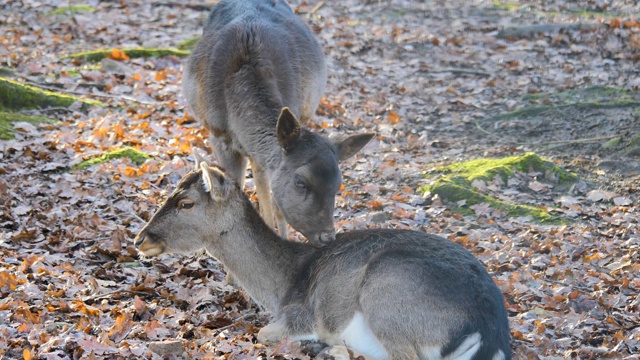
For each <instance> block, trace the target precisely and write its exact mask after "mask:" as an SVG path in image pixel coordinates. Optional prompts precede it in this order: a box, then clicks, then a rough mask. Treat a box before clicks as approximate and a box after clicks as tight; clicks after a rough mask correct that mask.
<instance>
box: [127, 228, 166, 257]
mask: <svg viewBox="0 0 640 360" xmlns="http://www.w3.org/2000/svg"><path fill="white" fill-rule="evenodd" d="M133 241H134V242H135V245H136V249H138V251H139V252H140V254H142V255H144V256H156V255H160V254H162V253H163V252H164V248H165V247H166V245H165V243H164V242H161V241H154V240H153V239H152V238H151V237H150V236H148V235H146V234H145V233H144V232H140V233H139V234H138V236H136V238H135V239H134V240H133Z"/></svg>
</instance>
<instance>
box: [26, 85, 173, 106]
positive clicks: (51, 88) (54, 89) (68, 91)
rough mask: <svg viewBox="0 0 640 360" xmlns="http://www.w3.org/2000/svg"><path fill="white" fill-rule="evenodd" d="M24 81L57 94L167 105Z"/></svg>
mask: <svg viewBox="0 0 640 360" xmlns="http://www.w3.org/2000/svg"><path fill="white" fill-rule="evenodd" d="M22 80H23V81H24V82H25V83H26V84H28V85H31V86H35V87H37V88H40V89H45V90H49V91H55V92H57V93H61V94H73V95H83V96H86V95H91V96H95V97H103V98H109V99H120V100H127V101H131V102H137V103H139V104H143V105H153V106H157V105H163V104H165V102H159V101H155V102H149V101H144V100H138V99H135V98H132V97H129V96H125V95H111V94H95V93H83V92H79V91H74V90H68V89H65V90H64V91H60V89H59V88H57V87H55V86H48V85H43V84H40V83H37V82H34V81H31V80H29V79H26V78H22Z"/></svg>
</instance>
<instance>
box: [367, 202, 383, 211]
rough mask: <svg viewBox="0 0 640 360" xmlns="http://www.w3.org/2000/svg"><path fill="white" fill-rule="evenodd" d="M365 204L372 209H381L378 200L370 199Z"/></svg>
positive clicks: (380, 203)
mask: <svg viewBox="0 0 640 360" xmlns="http://www.w3.org/2000/svg"><path fill="white" fill-rule="evenodd" d="M367 206H368V207H370V208H371V209H374V210H380V209H382V202H381V201H380V200H370V201H369V202H368V203H367Z"/></svg>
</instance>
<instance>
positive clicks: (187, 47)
mask: <svg viewBox="0 0 640 360" xmlns="http://www.w3.org/2000/svg"><path fill="white" fill-rule="evenodd" d="M201 38H202V36H196V37H194V38H192V39H187V40H185V41H183V42H181V43H180V44H178V49H180V50H184V51H192V50H193V48H195V47H196V44H197V43H198V41H200V39H201Z"/></svg>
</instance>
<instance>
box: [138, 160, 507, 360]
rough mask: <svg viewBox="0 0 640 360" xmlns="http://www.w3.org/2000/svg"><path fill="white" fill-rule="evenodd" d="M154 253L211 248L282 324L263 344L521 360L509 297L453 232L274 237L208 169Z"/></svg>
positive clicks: (154, 222)
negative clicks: (512, 343)
mask: <svg viewBox="0 0 640 360" xmlns="http://www.w3.org/2000/svg"><path fill="white" fill-rule="evenodd" d="M135 244H136V247H137V248H138V250H139V251H140V253H141V254H142V255H145V256H155V255H159V254H163V253H193V252H197V251H201V250H203V249H204V250H206V252H208V253H209V254H210V255H211V256H213V257H215V258H216V259H218V260H219V261H220V262H221V263H222V264H223V265H224V266H225V267H226V268H227V269H228V270H230V271H231V272H232V273H233V274H234V276H235V279H236V282H237V283H238V285H240V286H241V287H242V288H243V289H244V290H245V291H246V292H247V293H248V294H249V295H250V296H251V298H252V299H253V300H254V301H255V302H257V303H258V304H259V305H261V306H263V307H264V308H266V309H267V310H268V311H270V312H271V313H272V315H273V318H274V321H273V322H272V323H270V324H269V325H267V326H265V327H264V328H262V329H261V330H260V331H259V333H258V341H260V342H272V341H279V340H281V339H282V338H289V339H292V340H304V339H309V340H320V341H323V342H325V343H327V344H330V345H343V344H346V345H347V346H348V347H350V348H352V349H354V350H356V351H358V352H360V353H362V354H365V355H368V356H370V357H374V358H377V359H403V360H407V359H492V360H501V359H510V358H511V353H510V349H509V324H508V320H507V313H506V309H505V307H504V303H503V297H502V294H501V293H500V291H499V290H498V288H497V287H496V285H495V284H494V283H493V281H492V279H491V277H490V276H489V274H487V272H486V270H485V269H484V267H483V266H482V264H481V263H480V262H479V261H478V260H477V259H476V258H474V257H473V255H471V254H470V253H469V252H468V251H467V250H465V249H464V248H463V247H462V246H460V245H458V244H456V243H454V242H451V241H448V240H446V239H444V238H442V237H438V236H435V235H430V234H425V233H421V232H415V231H406V230H388V229H372V230H362V231H352V232H347V233H341V234H338V236H337V239H336V240H335V241H333V242H331V243H329V244H327V245H325V246H324V247H320V248H318V247H314V246H312V245H310V244H307V243H298V242H290V241H287V240H284V239H282V238H280V237H278V235H277V234H276V233H275V232H273V231H272V230H271V229H270V228H269V226H268V225H267V224H266V223H265V222H264V221H263V219H261V218H260V215H259V214H258V213H257V212H256V211H255V210H254V208H253V207H252V205H251V203H250V201H249V200H248V199H247V198H246V196H245V194H244V192H243V191H242V189H241V188H240V187H239V185H238V184H237V183H236V182H235V179H233V178H231V177H228V176H227V175H226V174H225V173H224V172H223V171H222V170H221V169H220V168H217V167H209V166H207V164H205V163H201V164H200V165H199V166H198V165H196V170H194V171H191V172H189V173H188V174H187V175H185V176H184V177H183V178H182V180H181V181H180V183H179V184H178V188H177V189H176V190H175V191H174V192H173V194H172V195H171V196H169V198H168V199H167V201H166V203H165V204H164V205H163V206H162V207H161V208H160V210H158V211H157V212H156V214H155V215H153V217H152V218H151V220H150V221H149V223H148V224H147V225H146V226H145V227H144V228H143V229H142V230H141V231H140V233H139V234H138V236H137V237H136V239H135Z"/></svg>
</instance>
